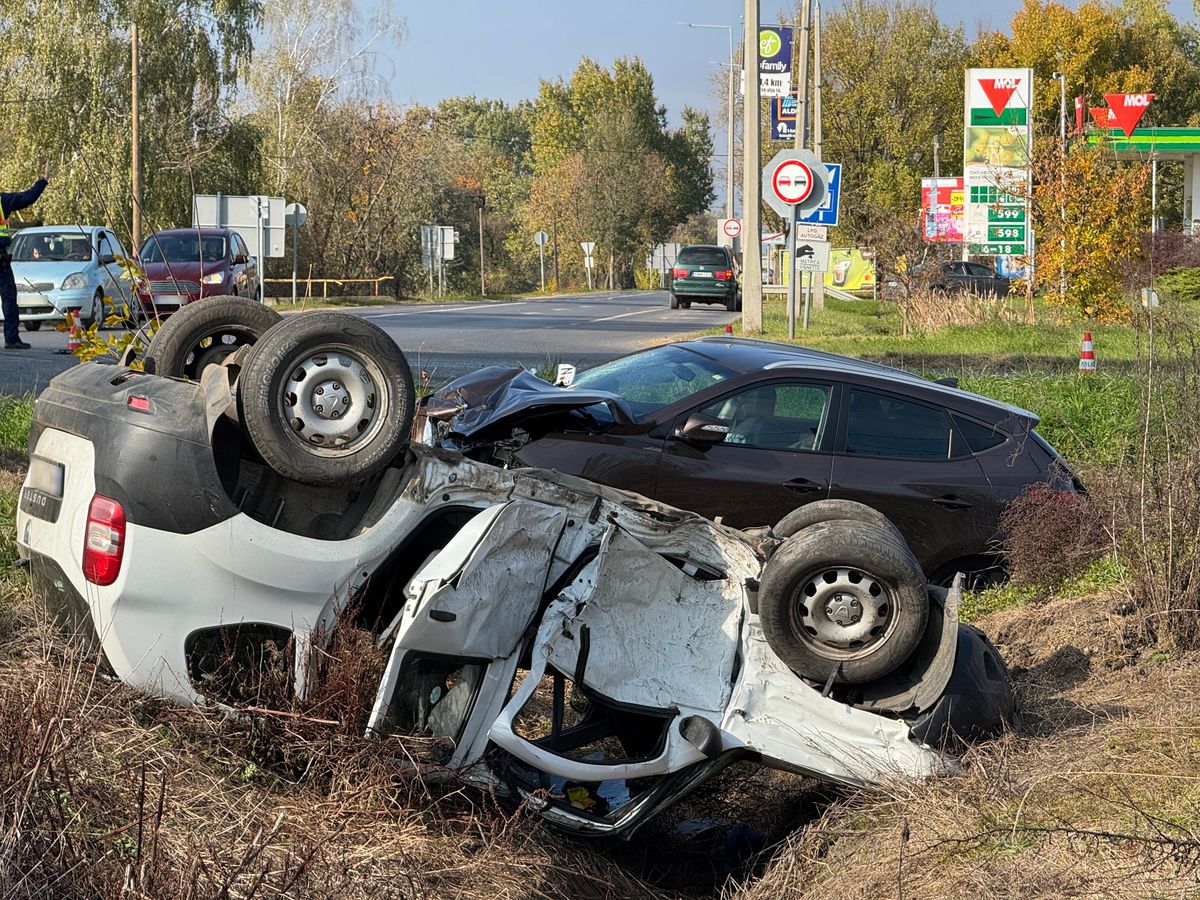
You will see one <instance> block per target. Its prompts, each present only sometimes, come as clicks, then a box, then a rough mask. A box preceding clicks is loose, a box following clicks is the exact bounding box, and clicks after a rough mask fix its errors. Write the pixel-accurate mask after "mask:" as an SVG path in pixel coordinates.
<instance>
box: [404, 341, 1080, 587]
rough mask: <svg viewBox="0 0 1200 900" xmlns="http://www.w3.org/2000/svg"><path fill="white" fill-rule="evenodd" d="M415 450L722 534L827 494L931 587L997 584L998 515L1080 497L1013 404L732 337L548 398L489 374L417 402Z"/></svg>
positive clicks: (639, 358) (617, 367) (609, 371)
mask: <svg viewBox="0 0 1200 900" xmlns="http://www.w3.org/2000/svg"><path fill="white" fill-rule="evenodd" d="M423 412H424V414H425V415H424V418H423V420H422V421H421V424H420V427H421V429H422V431H423V438H424V439H425V440H426V441H429V442H432V443H436V444H440V445H443V446H449V447H454V448H457V449H459V450H462V451H463V452H465V453H467V454H468V455H472V456H476V457H479V458H484V459H488V460H490V461H493V462H497V463H500V464H502V465H523V466H534V467H538V468H546V469H557V470H558V471H560V472H566V473H569V474H574V475H579V476H582V477H584V478H587V479H590V480H592V481H597V482H600V483H602V484H609V485H613V486H614V487H619V488H624V489H626V490H632V491H637V492H638V493H640V494H644V495H646V496H647V497H652V498H654V499H656V500H659V501H662V502H663V503H668V504H670V505H672V506H678V507H682V508H684V509H690V510H694V511H695V512H698V513H701V514H702V515H705V516H708V517H710V518H720V519H721V521H723V522H724V523H726V524H728V525H732V526H733V527H735V528H746V527H751V526H755V525H773V524H775V523H776V522H778V521H779V520H780V519H782V518H783V517H784V516H785V515H786V514H787V513H789V512H791V511H792V510H793V509H795V508H796V507H798V506H801V505H803V504H805V503H808V502H811V501H813V500H820V499H824V498H831V499H836V498H843V499H847V500H857V501H859V502H861V503H865V504H867V505H868V506H872V507H874V508H876V509H878V510H880V511H881V512H883V513H884V514H885V515H887V516H888V518H890V519H891V520H892V521H893V522H894V523H895V524H896V525H897V526H898V527H899V528H900V531H901V532H903V534H904V537H905V539H906V540H907V541H908V544H909V546H910V547H911V548H912V550H913V553H914V554H915V555H916V557H917V559H918V560H919V561H920V563H921V565H922V567H923V568H924V569H925V571H926V573H927V575H928V576H929V577H930V579H931V580H932V581H934V582H937V583H942V582H944V581H947V580H949V579H951V578H952V577H953V575H954V573H955V572H959V571H962V572H965V573H967V574H968V576H969V578H970V579H971V580H972V581H973V582H974V583H975V584H981V583H986V582H989V581H991V580H993V579H995V580H998V579H999V577H1001V576H1002V575H1003V572H1002V570H1001V569H1000V568H999V563H1000V561H999V557H998V555H997V550H998V548H997V544H996V542H997V539H998V537H999V519H1000V513H1001V510H1002V509H1003V507H1004V505H1005V504H1006V503H1007V502H1008V501H1010V500H1012V499H1013V498H1014V497H1016V496H1017V495H1018V494H1019V493H1021V491H1022V490H1024V489H1025V488H1026V487H1027V486H1028V485H1030V484H1034V483H1037V482H1048V483H1051V484H1054V485H1056V486H1059V487H1061V488H1062V489H1063V490H1068V491H1082V490H1083V487H1082V485H1081V484H1080V483H1079V482H1078V480H1077V479H1076V478H1075V477H1074V475H1073V474H1072V473H1071V471H1070V469H1069V468H1068V467H1067V465H1066V464H1065V463H1064V461H1063V460H1062V458H1061V457H1060V456H1059V454H1058V453H1057V452H1056V451H1055V450H1054V449H1053V448H1052V447H1051V446H1050V445H1049V444H1048V443H1046V441H1045V440H1043V439H1042V437H1041V436H1040V435H1038V433H1037V432H1036V431H1034V426H1035V425H1036V424H1037V421H1038V419H1037V416H1035V415H1034V414H1033V413H1031V412H1027V411H1026V410H1023V409H1019V408H1017V407H1014V406H1009V405H1007V404H1005V403H1000V402H998V401H995V400H989V399H987V398H986V397H980V396H978V395H976V394H971V393H968V392H966V391H962V390H959V389H957V388H956V387H952V386H949V385H946V384H940V383H935V382H932V381H928V380H926V379H924V378H920V377H918V376H915V375H911V374H909V373H907V372H903V371H901V370H899V369H893V368H890V367H888V366H881V365H876V364H874V363H868V362H863V361H862V360H856V359H851V358H849V357H844V356H837V355H835V354H831V353H823V352H820V351H816V350H807V349H803V348H799V347H792V346H786V345H781V344H773V343H769V342H766V341H754V340H745V339H735V338H728V337H714V338H704V339H700V340H695V341H687V342H682V343H676V344H666V345H664V346H661V347H655V348H653V349H650V350H644V351H642V352H640V353H635V354H632V355H630V356H625V357H622V358H620V359H617V360H614V361H612V362H609V363H605V364H604V365H601V366H597V367H596V368H594V369H590V370H588V371H586V372H583V373H582V374H581V375H579V376H578V377H577V378H576V379H575V382H574V384H573V385H571V387H570V388H568V389H563V388H556V387H554V386H552V385H549V384H547V383H546V382H544V381H541V380H540V379H537V378H535V377H533V376H532V375H530V374H529V373H527V372H523V371H522V370H520V369H500V368H493V369H486V370H483V371H481V372H478V373H476V374H474V375H470V376H467V377H466V378H463V379H459V381H457V382H455V383H453V384H451V385H449V386H448V387H446V388H444V389H442V390H441V391H439V392H438V393H437V394H435V395H433V396H432V397H430V398H427V399H426V401H425V404H424V409H423Z"/></svg>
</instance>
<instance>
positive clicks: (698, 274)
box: [692, 272, 713, 278]
mask: <svg viewBox="0 0 1200 900" xmlns="http://www.w3.org/2000/svg"><path fill="white" fill-rule="evenodd" d="M692 277H693V278H712V277H713V274H712V272H693V273H692Z"/></svg>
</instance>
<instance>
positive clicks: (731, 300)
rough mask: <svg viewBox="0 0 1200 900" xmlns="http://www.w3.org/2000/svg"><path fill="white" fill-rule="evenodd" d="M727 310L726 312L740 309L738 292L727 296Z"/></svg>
mask: <svg viewBox="0 0 1200 900" xmlns="http://www.w3.org/2000/svg"><path fill="white" fill-rule="evenodd" d="M725 311H726V312H737V311H738V298H737V295H736V294H735V295H734V296H732V297H726V298H725Z"/></svg>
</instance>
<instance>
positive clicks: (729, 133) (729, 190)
mask: <svg viewBox="0 0 1200 900" xmlns="http://www.w3.org/2000/svg"><path fill="white" fill-rule="evenodd" d="M676 24H678V25H686V26H687V27H688V28H724V29H725V31H726V32H727V33H728V36H729V79H728V80H729V89H728V109H727V110H726V119H727V122H726V126H727V130H726V141H727V143H728V148H727V149H728V153H727V157H728V158H727V159H726V161H725V218H727V219H732V218H733V178H734V176H733V113H734V92H735V88H734V65H733V26H732V25H708V24H704V23H701V22H678V23H676Z"/></svg>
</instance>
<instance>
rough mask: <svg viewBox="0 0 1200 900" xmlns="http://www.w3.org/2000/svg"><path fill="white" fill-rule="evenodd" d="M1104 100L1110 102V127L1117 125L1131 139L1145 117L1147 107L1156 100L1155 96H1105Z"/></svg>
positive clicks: (1108, 117) (1108, 118) (1108, 119)
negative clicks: (1134, 130)
mask: <svg viewBox="0 0 1200 900" xmlns="http://www.w3.org/2000/svg"><path fill="white" fill-rule="evenodd" d="M1104 99H1105V100H1107V101H1108V109H1109V113H1108V116H1107V121H1108V127H1109V128H1111V127H1112V126H1113V125H1116V127H1117V128H1120V129H1121V130H1122V131H1123V132H1125V137H1129V136H1130V135H1132V134H1133V129H1135V128H1137V126H1138V122H1140V121H1141V120H1142V116H1143V115H1145V113H1146V107H1148V106H1149V105H1150V104H1151V102H1152V101H1153V100H1154V95H1153V94H1105V95H1104Z"/></svg>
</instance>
